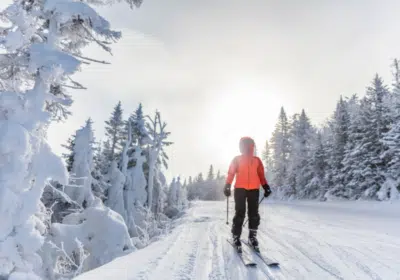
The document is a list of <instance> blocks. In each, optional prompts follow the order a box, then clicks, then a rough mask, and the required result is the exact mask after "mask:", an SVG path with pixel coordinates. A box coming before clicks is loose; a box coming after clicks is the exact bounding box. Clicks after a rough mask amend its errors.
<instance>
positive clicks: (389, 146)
mask: <svg viewBox="0 0 400 280" xmlns="http://www.w3.org/2000/svg"><path fill="white" fill-rule="evenodd" d="M382 143H383V144H384V147H385V151H384V152H383V154H382V158H383V159H384V160H386V162H387V164H386V166H385V167H386V170H385V182H384V183H383V185H382V186H381V189H380V190H379V193H378V198H379V199H380V200H387V199H390V200H395V199H400V172H399V170H400V116H399V120H398V121H397V122H396V123H394V124H393V126H392V128H391V129H390V130H389V131H388V132H386V133H384V136H383V139H382Z"/></svg>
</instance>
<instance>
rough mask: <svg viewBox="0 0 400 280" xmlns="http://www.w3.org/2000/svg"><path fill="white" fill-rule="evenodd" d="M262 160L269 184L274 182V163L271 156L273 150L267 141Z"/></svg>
mask: <svg viewBox="0 0 400 280" xmlns="http://www.w3.org/2000/svg"><path fill="white" fill-rule="evenodd" d="M262 160H263V162H264V168H265V176H266V178H267V181H268V182H272V181H273V172H272V170H273V161H272V155H271V148H270V145H269V142H268V140H267V141H265V146H264V150H263V152H262Z"/></svg>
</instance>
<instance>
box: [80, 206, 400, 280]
mask: <svg viewBox="0 0 400 280" xmlns="http://www.w3.org/2000/svg"><path fill="white" fill-rule="evenodd" d="M225 205H226V204H225V203H224V202H196V203H195V205H194V207H192V208H191V209H189V210H188V213H187V214H186V215H185V216H184V217H183V218H181V219H179V220H178V221H176V223H177V224H176V227H175V229H174V230H173V231H172V233H171V234H170V235H168V236H167V237H166V238H165V239H163V240H160V241H157V242H155V243H153V244H151V245H150V246H148V247H146V248H144V249H142V250H138V251H136V252H134V253H131V254H130V255H127V256H124V257H121V258H118V259H116V260H114V261H112V262H111V263H109V264H106V265H104V266H102V267H100V268H98V269H95V270H92V271H89V272H87V273H85V274H83V275H80V276H78V277H77V278H75V279H77V280H95V279H96V280H100V279H115V280H117V279H118V280H119V279H121V280H122V279H127V280H136V279H137V280H147V279H149V280H150V279H154V280H159V279H172V280H175V279H177V280H181V279H182V280H183V279H185V280H186V279H187V280H189V279H193V280H200V279H201V280H202V279H209V280H219V279H221V280H222V279H228V280H238V279H252V280H253V279H255V280H257V279H296V280H300V279H324V280H328V279H376V280H378V279H382V280H392V279H393V280H400V257H399V256H400V215H399V213H400V205H399V204H397V205H396V204H387V203H373V202H368V203H355V202H340V203H318V202H294V203H282V202H270V201H267V202H266V203H263V205H262V206H261V208H260V214H261V216H262V222H261V226H260V231H259V241H260V245H261V248H262V250H263V251H264V252H266V253H268V255H269V256H270V257H273V258H274V259H276V260H278V261H279V262H280V263H281V266H280V268H278V269H273V268H269V267H266V266H265V265H264V264H263V263H262V262H260V261H259V260H258V258H257V257H256V256H254V261H256V262H257V263H258V267H257V268H246V267H244V266H243V264H242V263H241V262H240V260H239V259H238V258H237V256H236V255H235V254H234V252H233V248H232V247H231V246H230V245H229V244H228V243H227V242H226V238H227V237H229V236H230V228H229V226H227V225H226V224H225V223H226V220H225V217H226V212H225ZM230 205H232V207H233V203H230ZM232 210H233V208H231V210H230V218H229V219H230V221H229V222H230V223H231V218H232V214H233V212H232ZM246 235H247V230H245V231H244V233H243V237H246ZM244 248H245V249H246V247H244Z"/></svg>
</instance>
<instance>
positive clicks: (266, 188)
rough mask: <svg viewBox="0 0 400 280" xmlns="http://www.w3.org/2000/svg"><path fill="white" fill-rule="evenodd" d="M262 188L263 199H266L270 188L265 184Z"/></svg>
mask: <svg viewBox="0 0 400 280" xmlns="http://www.w3.org/2000/svg"><path fill="white" fill-rule="evenodd" d="M262 187H263V189H264V197H268V196H269V195H270V194H271V188H270V187H269V185H268V184H265V185H264V186H262Z"/></svg>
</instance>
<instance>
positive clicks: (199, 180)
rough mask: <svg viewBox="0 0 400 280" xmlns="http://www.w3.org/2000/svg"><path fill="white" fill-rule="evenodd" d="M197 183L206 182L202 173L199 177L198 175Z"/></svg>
mask: <svg viewBox="0 0 400 280" xmlns="http://www.w3.org/2000/svg"><path fill="white" fill-rule="evenodd" d="M196 182H197V183H202V182H204V178H203V173H201V172H200V173H199V175H197V178H196Z"/></svg>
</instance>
